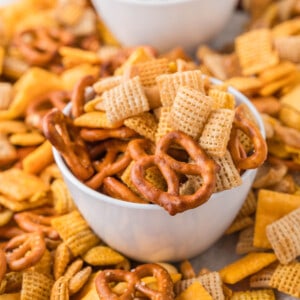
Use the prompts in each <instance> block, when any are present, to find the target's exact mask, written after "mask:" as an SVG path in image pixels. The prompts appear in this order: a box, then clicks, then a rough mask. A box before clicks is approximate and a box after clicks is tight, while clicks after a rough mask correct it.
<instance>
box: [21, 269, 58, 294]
mask: <svg viewBox="0 0 300 300" xmlns="http://www.w3.org/2000/svg"><path fill="white" fill-rule="evenodd" d="M52 285H53V280H52V279H51V278H49V277H48V276H46V275H44V274H41V273H39V272H34V271H26V272H24V273H23V282H22V289H21V299H22V300H32V299H36V300H49V299H50V294H51V288H52Z"/></svg>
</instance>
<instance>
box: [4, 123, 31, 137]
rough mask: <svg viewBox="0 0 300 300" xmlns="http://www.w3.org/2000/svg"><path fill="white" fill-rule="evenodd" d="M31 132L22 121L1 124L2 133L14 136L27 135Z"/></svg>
mask: <svg viewBox="0 0 300 300" xmlns="http://www.w3.org/2000/svg"><path fill="white" fill-rule="evenodd" d="M28 130H29V127H28V126H27V125H26V124H25V123H24V122H22V121H16V120H7V121H3V120H1V122H0V133H3V134H12V133H25V132H27V131H28Z"/></svg>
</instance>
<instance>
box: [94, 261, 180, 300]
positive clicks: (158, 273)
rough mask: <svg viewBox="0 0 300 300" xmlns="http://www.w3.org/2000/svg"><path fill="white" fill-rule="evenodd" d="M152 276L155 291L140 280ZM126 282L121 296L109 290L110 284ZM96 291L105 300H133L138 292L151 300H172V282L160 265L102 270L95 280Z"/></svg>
mask: <svg viewBox="0 0 300 300" xmlns="http://www.w3.org/2000/svg"><path fill="white" fill-rule="evenodd" d="M146 276H154V277H155V278H156V281H157V289H155V290H154V289H151V288H150V287H148V286H146V284H145V282H143V281H142V278H144V277H146ZM117 282H126V283H127V288H126V289H125V290H124V293H123V294H122V295H117V294H115V293H114V292H113V291H112V290H111V283H117ZM95 284H96V290H97V293H98V295H99V297H100V298H101V299H106V300H133V299H136V293H137V292H140V293H142V295H145V296H146V297H147V299H151V300H174V298H175V296H174V291H173V282H172V279H171V277H170V275H169V273H168V272H167V271H166V270H165V269H164V268H163V267H162V266H160V265H158V264H154V263H149V264H143V265H140V266H138V267H137V268H136V269H133V270H131V271H125V270H121V269H118V270H117V269H112V270H103V271H101V272H100V273H99V274H98V275H97V277H96V279H95Z"/></svg>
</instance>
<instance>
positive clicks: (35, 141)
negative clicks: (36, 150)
mask: <svg viewBox="0 0 300 300" xmlns="http://www.w3.org/2000/svg"><path fill="white" fill-rule="evenodd" d="M9 141H10V142H11V143H12V144H13V145H16V146H23V147H26V146H37V145H40V144H41V143H43V142H44V141H45V137H44V136H43V135H42V134H40V133H39V132H37V131H32V132H27V133H14V134H12V135H11V136H10V137H9Z"/></svg>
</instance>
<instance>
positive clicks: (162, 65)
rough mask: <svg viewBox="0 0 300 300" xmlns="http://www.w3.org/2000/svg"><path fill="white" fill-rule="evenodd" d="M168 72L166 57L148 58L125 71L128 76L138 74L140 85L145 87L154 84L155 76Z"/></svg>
mask: <svg viewBox="0 0 300 300" xmlns="http://www.w3.org/2000/svg"><path fill="white" fill-rule="evenodd" d="M169 73H170V68H169V61H168V59H167V58H158V59H150V60H148V61H145V62H141V63H138V64H134V65H132V66H130V67H129V68H128V70H126V71H125V74H126V75H127V76H128V77H129V78H132V77H134V76H139V77H140V80H141V83H142V85H143V86H146V87H151V86H154V85H156V77H157V76H159V75H162V74H169Z"/></svg>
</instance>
